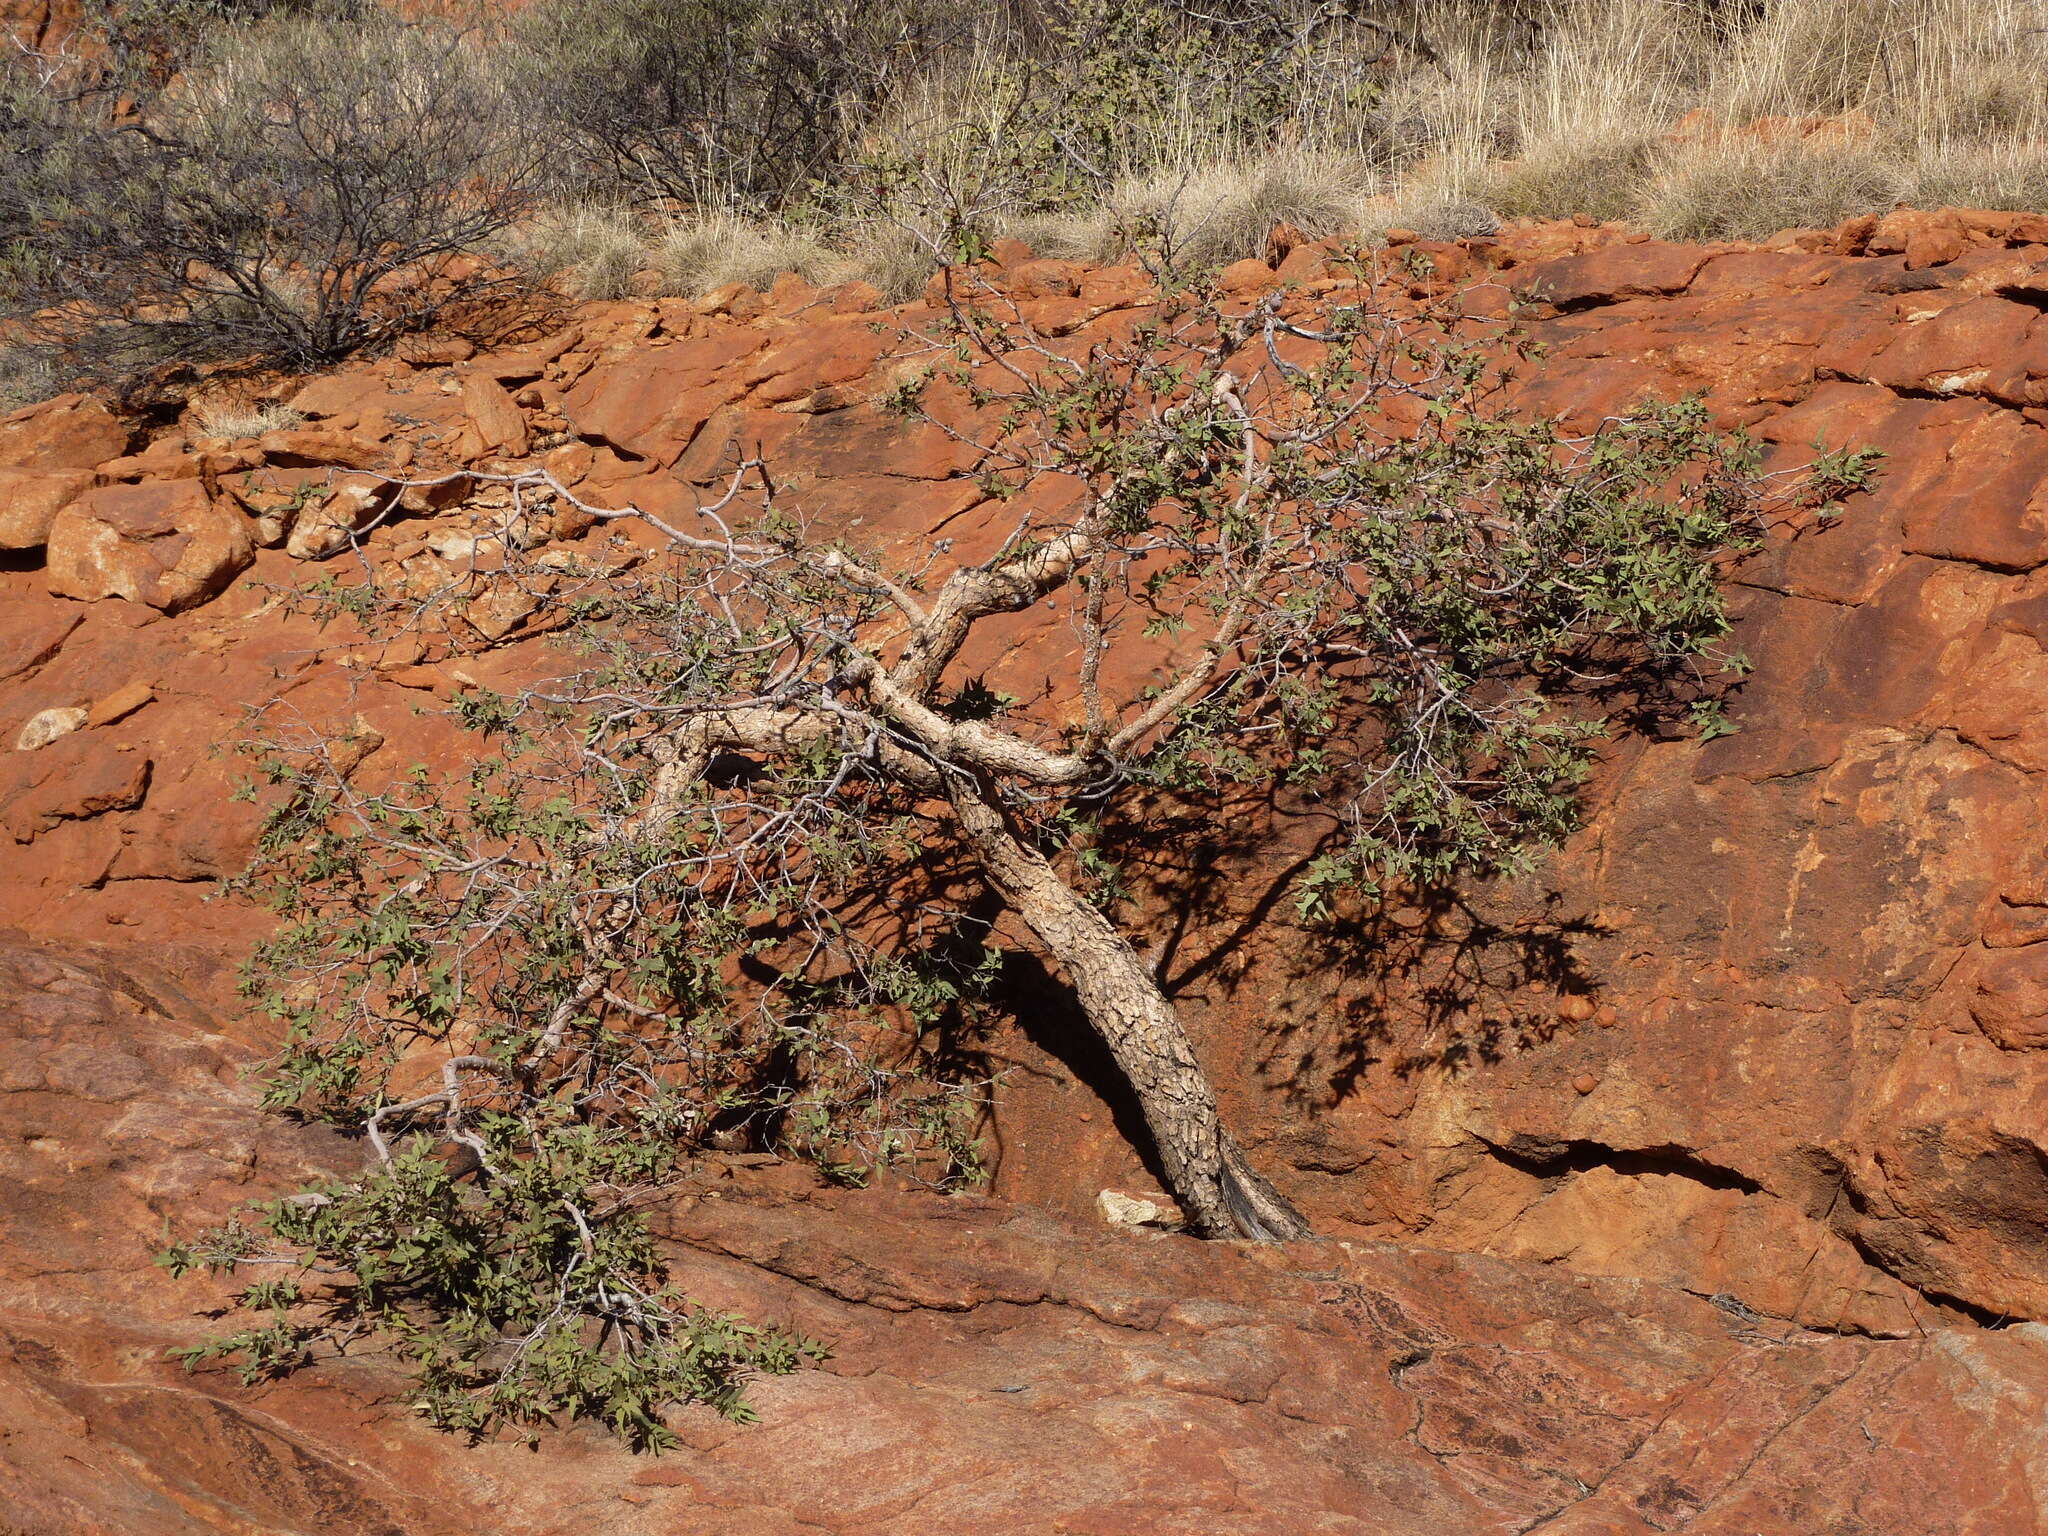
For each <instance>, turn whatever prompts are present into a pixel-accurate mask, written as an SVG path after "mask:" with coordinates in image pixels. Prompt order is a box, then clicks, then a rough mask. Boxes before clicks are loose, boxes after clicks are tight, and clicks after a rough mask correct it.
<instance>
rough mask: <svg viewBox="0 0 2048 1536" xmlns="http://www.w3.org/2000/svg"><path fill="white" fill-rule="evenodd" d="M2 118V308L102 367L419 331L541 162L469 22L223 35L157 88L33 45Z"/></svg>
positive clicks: (289, 356)
mask: <svg viewBox="0 0 2048 1536" xmlns="http://www.w3.org/2000/svg"><path fill="white" fill-rule="evenodd" d="M114 86H119V87H120V88H121V89H122V90H124V91H126V92H129V93H132V94H131V95H130V96H129V98H128V100H127V101H126V102H125V103H118V102H111V101H110V99H109V98H110V95H111V87H114ZM0 130H4V132H5V135H6V139H7V142H8V143H9V144H10V145H11V146H12V147H13V150H14V153H13V154H12V155H10V156H9V157H8V159H7V161H6V163H5V165H4V167H0V228H6V229H9V230H12V231H14V232H15V233H14V236H13V238H12V240H11V241H10V242H9V244H8V246H7V248H6V254H5V266H4V276H0V303H4V305H5V307H6V309H7V310H8V311H10V312H11V315H12V317H13V318H14V319H15V320H16V321H17V323H24V324H27V325H29V327H30V329H32V330H33V331H34V332H35V333H36V334H37V335H39V336H40V337H41V338H42V339H45V340H47V341H50V342H53V343H56V344H58V345H60V346H61V347H62V349H63V350H64V351H65V353H66V354H67V356H68V359H69V361H70V363H71V364H72V366H73V369H74V371H76V372H80V373H84V374H91V375H102V376H106V375H119V374H124V373H129V372H132V371H134V370H136V369H138V368H141V367H146V366H148V365H149V364H151V363H154V362H158V361H161V360H164V359H170V358H179V359H195V358H225V357H238V356H257V357H262V358H265V359H272V360H277V361H282V362H286V363H289V364H294V365H308V364H318V363H323V362H327V361H331V360H333V359H335V358H338V357H341V356H343V355H345V354H347V353H349V352H351V351H353V350H355V349H357V348H360V347H363V346H365V345H369V344H372V343H376V342H380V341H383V340H386V339H388V338H390V337H392V336H395V335H397V334H399V333H401V332H403V331H406V330H408V329H412V328H415V327H418V326H421V325H424V324H426V323H428V322H429V321H431V320H432V319H433V318H434V317H435V316H436V315H437V314H438V313H440V312H441V311H442V310H443V309H445V308H446V307H447V306H448V305H449V304H451V303H453V302H458V301H469V300H473V299H474V298H475V297H476V296H477V289H478V287H479V285H480V282H487V281H488V280H487V279H479V278H478V277H477V276H476V275H475V273H474V272H473V270H472V264H470V263H466V262H463V261H461V260H460V258H461V257H462V254H463V253H464V252H466V251H469V250H473V249H474V248H476V247H477V246H478V245H479V244H480V243H482V242H483V241H485V240H487V239H488V238H489V237H491V236H492V235H494V234H496V233H497V232H498V231H499V230H501V229H503V228H504V227H505V226H506V225H508V224H509V223H510V222H511V221H512V220H513V219H515V218H516V217H518V216H519V214H520V213H522V212H523V211H524V209H525V208H526V206H527V204H528V194H529V190H530V188H531V187H532V186H533V184H534V182H535V180H536V173H537V168H538V164H539V156H538V153H537V146H538V142H539V135H538V133H537V132H536V131H535V130H534V129H533V128H532V127H530V126H528V125H527V124H526V123H524V122H522V120H521V114H519V113H517V112H515V111H513V110H512V103H511V99H510V93H509V90H508V87H507V85H506V83H505V82H504V80H503V79H502V77H501V76H500V75H499V74H498V73H497V72H495V71H494V70H493V69H492V68H491V67H490V65H489V61H488V59H487V57H486V55H485V54H484V52H483V51H482V49H480V48H479V47H478V46H477V45H476V43H475V42H474V41H473V40H472V39H471V38H469V37H467V36H465V35H463V34H462V33H460V32H458V31H456V30H454V29H452V28H449V27H446V26H442V25H438V24H413V23H403V22H398V21H391V20H379V21H375V22H363V23H360V24H350V23H347V22H345V21H339V20H334V19H328V18H311V17H287V18H284V19H280V20H271V21H266V22H262V23H258V24H256V25H253V26H249V27H241V28H232V27H230V28H223V29H219V30H218V31H217V33H216V34H215V35H214V36H212V37H211V38H209V39H206V40H204V41H202V42H201V43H200V44H199V45H198V46H197V48H196V50H195V52H194V53H193V54H192V55H190V56H189V57H187V58H186V59H184V60H183V61H182V66H181V68H180V69H179V70H178V71H177V72H176V73H175V74H172V75H170V76H169V77H168V78H167V79H164V80H162V81H160V82H154V83H153V82H152V81H151V80H150V79H149V78H148V72H147V71H145V70H139V69H134V68H129V69H128V70H126V71H125V73H124V75H123V76H117V77H112V78H110V77H109V76H108V75H107V73H106V72H105V71H104V69H101V68H98V67H97V66H88V65H81V64H78V63H75V62H73V61H70V60H63V59H56V60H52V59H37V58H33V57H26V56H25V57H23V58H21V59H18V60H16V61H14V62H13V63H12V64H11V65H10V66H9V68H8V70H7V74H6V78H5V81H4V84H0Z"/></svg>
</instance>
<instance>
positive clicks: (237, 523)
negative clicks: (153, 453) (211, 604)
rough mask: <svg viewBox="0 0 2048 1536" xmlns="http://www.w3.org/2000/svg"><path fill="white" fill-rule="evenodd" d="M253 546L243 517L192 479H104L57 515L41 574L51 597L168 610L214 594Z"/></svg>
mask: <svg viewBox="0 0 2048 1536" xmlns="http://www.w3.org/2000/svg"><path fill="white" fill-rule="evenodd" d="M255 549H256V546H255V540H254V538H253V537H252V531H251V529H250V526H249V519H248V518H247V517H245V516H244V515H243V514H242V512H241V510H240V509H239V508H237V507H235V506H234V505H232V504H231V503H229V502H226V501H224V500H222V501H217V500H215V499H214V498H213V497H211V496H209V495H207V493H206V489H205V487H204V485H203V484H202V483H201V482H200V481H197V480H171V481H157V482H145V483H143V484H141V485H105V486H101V487H100V488H99V489H97V490H94V491H90V492H88V493H86V494H85V495H84V496H82V497H80V498H79V499H78V500H77V501H75V502H73V503H72V504H71V505H70V506H68V507H66V508H65V509H64V510H63V511H62V512H60V513H58V514H57V517H56V520H55V521H54V522H53V523H52V524H51V526H50V535H49V554H48V557H47V561H48V563H47V568H46V579H47V581H48V584H49V588H50V591H51V592H53V593H54V594H56V595H57V596H58V597H72V598H78V599H80V600H81V601H84V602H95V601H97V600H99V599H100V598H104V597H125V598H127V599H128V600H129V601H130V602H135V603H147V604H148V605H149V606H150V607H152V608H157V609H161V610H162V611H163V612H165V613H176V612H179V611H180V610H182V609H186V608H191V607H194V606H196V605H197V604H199V603H203V602H205V601H206V600H207V599H208V598H211V597H214V596H216V595H217V594H218V593H220V592H221V591H222V590H223V589H224V588H225V587H226V586H227V584H228V583H229V582H230V581H232V580H234V578H235V577H236V576H237V575H239V574H240V573H241V572H242V571H243V570H245V569H247V567H248V565H249V562H250V561H251V560H252V559H253V558H254V557H255Z"/></svg>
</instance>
